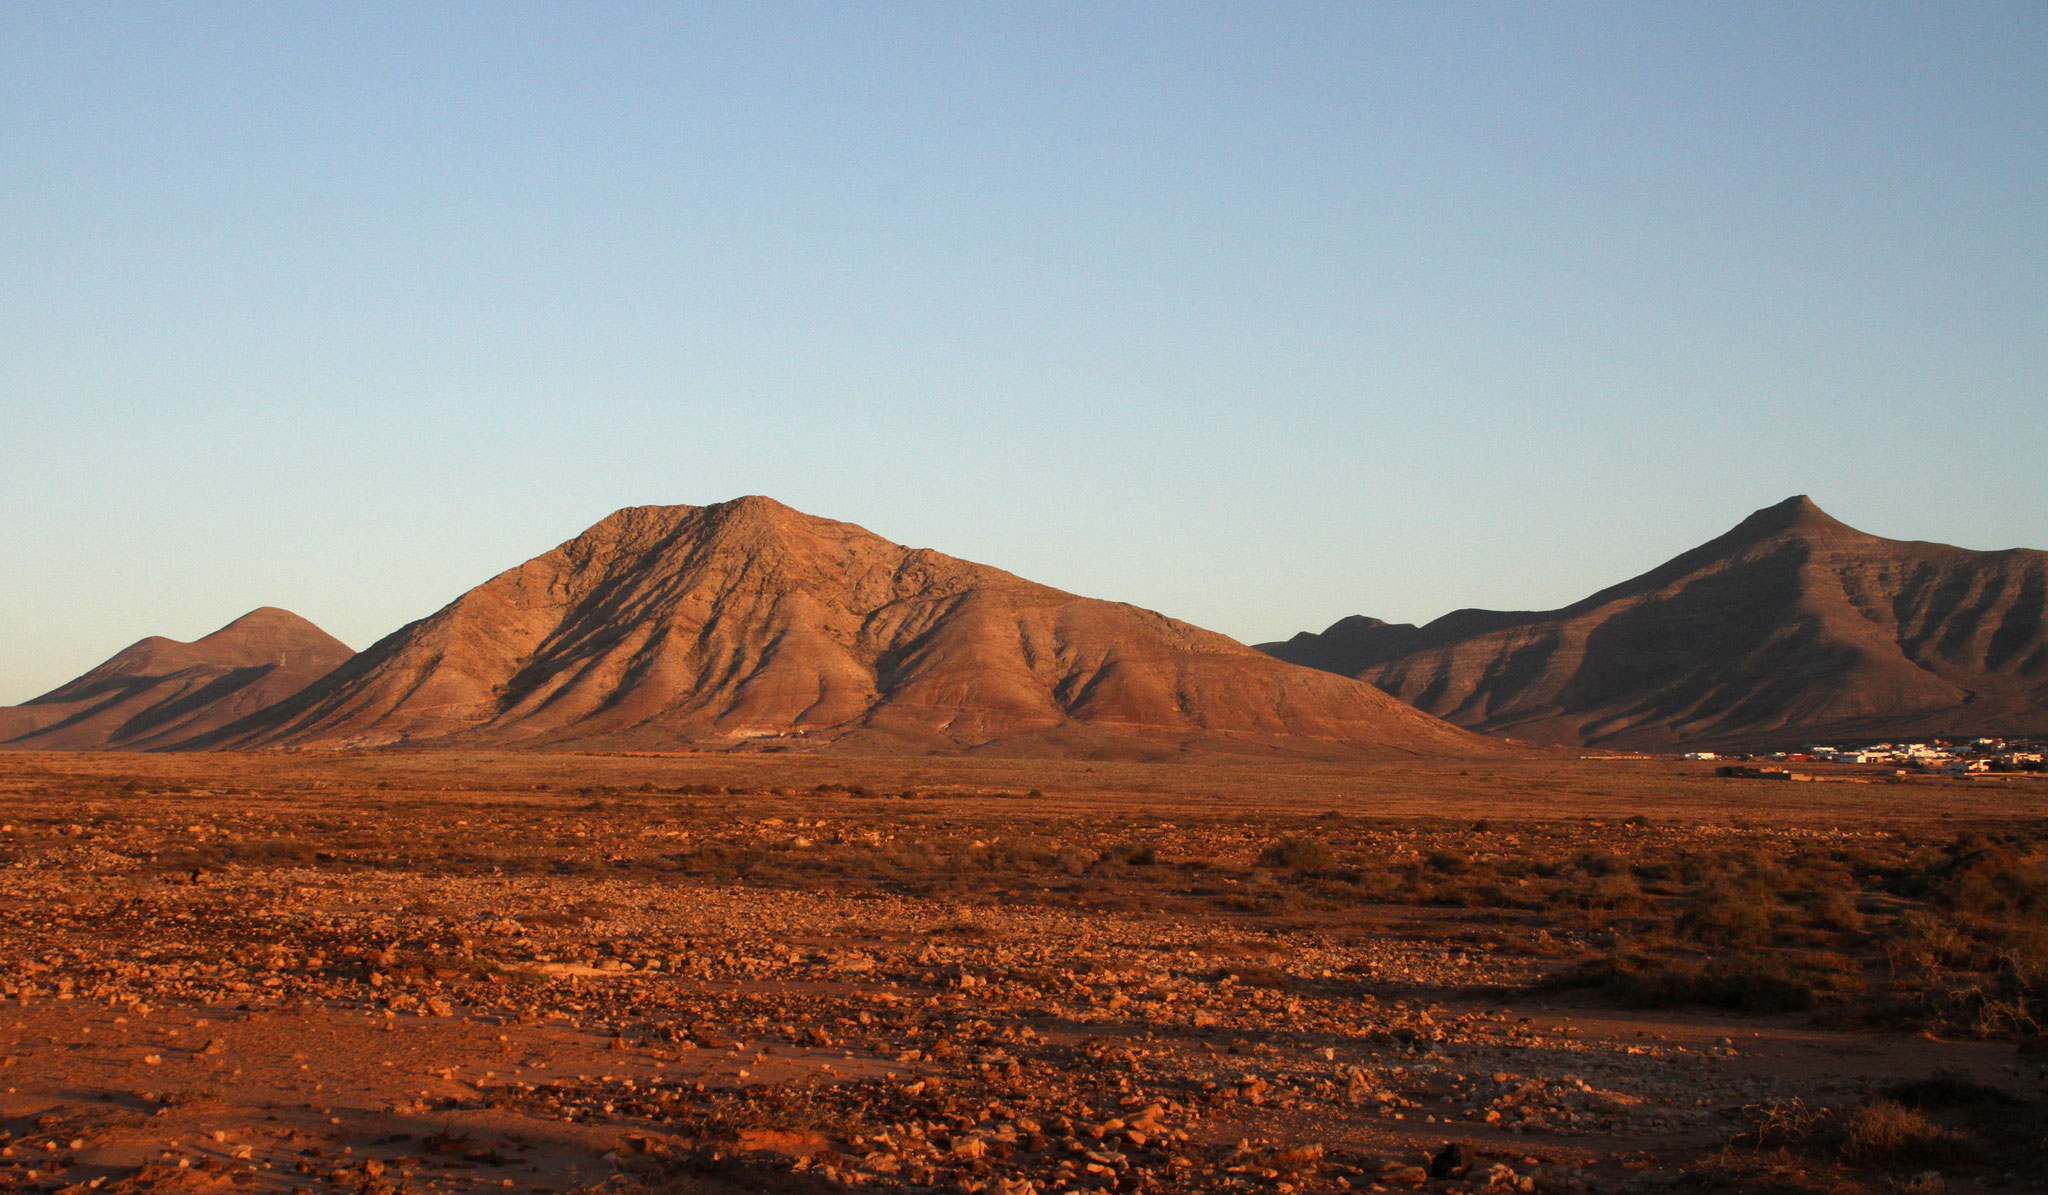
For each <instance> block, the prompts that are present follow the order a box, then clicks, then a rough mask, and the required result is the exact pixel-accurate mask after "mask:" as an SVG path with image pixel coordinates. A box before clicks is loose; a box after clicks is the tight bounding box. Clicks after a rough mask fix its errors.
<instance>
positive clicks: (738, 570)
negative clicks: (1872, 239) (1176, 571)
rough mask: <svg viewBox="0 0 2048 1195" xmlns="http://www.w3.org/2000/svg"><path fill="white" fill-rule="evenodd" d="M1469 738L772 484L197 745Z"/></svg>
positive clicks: (423, 627) (666, 524) (628, 534)
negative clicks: (904, 537)
mask: <svg viewBox="0 0 2048 1195" xmlns="http://www.w3.org/2000/svg"><path fill="white" fill-rule="evenodd" d="M393 744H413V745H431V746H435V747H549V748H566V747H597V746H602V747H607V748H613V749H661V748H674V747H682V746H692V747H699V748H704V747H711V748H732V749H759V748H765V747H778V748H781V749H817V748H824V747H832V748H838V749H850V750H860V751H875V752H889V751H912V752H925V751H948V752H950V751H963V750H987V751H995V752H1001V753H1006V754H1060V755H1079V756H1103V757H1121V758H1143V757H1159V756H1164V755H1172V754H1178V753H1181V752H1184V751H1195V752H1199V751H1211V750H1225V751H1240V752H1241V751H1273V750H1276V749H1277V750H1280V751H1283V752H1287V753H1292V754H1311V755H1336V756H1359V755H1374V754H1379V755H1419V754H1458V753H1472V752H1485V751H1489V750H1496V751H1497V750H1499V749H1500V748H1499V747H1498V745H1495V744H1489V743H1488V742H1487V741H1486V740H1484V739H1480V738H1478V737H1477V736H1473V735H1470V734H1468V733H1466V732H1464V731H1461V730H1458V729H1456V728H1454V727H1452V726H1449V725H1446V724H1445V723H1443V722H1441V721H1438V720H1437V719H1435V718H1431V717H1429V716H1427V715H1425V714H1422V713H1419V712H1417V711H1416V710H1413V709H1411V708H1409V707H1408V706H1406V705H1403V704H1401V703H1400V702H1397V701H1395V700H1393V699H1392V698H1390V697H1388V696H1387V695H1386V694H1384V693H1382V692H1380V691H1379V690H1378V689H1376V688H1374V687H1372V686H1371V685H1368V684H1364V683H1361V682H1358V681H1354V680H1351V679H1348V678H1343V677H1336V676H1330V675H1327V674H1325V673H1320V672H1315V671H1311V670H1309V669H1303V668H1296V667H1294V666H1292V665H1289V664H1284V663H1282V662H1280V661H1277V660H1274V659H1272V658H1271V657H1268V656H1266V655H1263V654H1261V653H1259V652H1257V651H1254V650H1252V649H1251V648H1249V647H1246V646H1244V645H1243V644H1240V643H1237V642H1236V641H1234V640H1231V639H1227V638H1225V637H1224V636H1222V635H1218V634H1215V633H1212V632H1210V631H1205V630H1202V629H1200V628H1199V627H1194V626H1190V625H1188V624H1187V623H1184V622H1179V621H1176V620H1174V619H1171V618H1167V617H1164V616H1162V615H1159V614H1154V613H1152V612H1151V611H1149V610H1141V609H1139V608H1137V607H1135V606H1128V605H1124V604H1122V603H1117V602H1105V601H1094V600H1091V599H1088V598H1081V597H1076V596H1074V595H1072V594H1068V593H1062V592H1060V591H1059V590H1056V589H1051V588H1048V587H1046V586H1044V585H1038V584H1034V583H1032V582H1030V581H1026V580H1023V579H1021V578H1018V577H1015V576H1012V575H1011V574H1009V573H1005V572H1002V571H1000V570H998V569H994V568H989V567H986V566H983V565H979V564H972V563H969V562H967V561H964V560H956V559H954V558H953V557H950V556H944V555H941V554H939V553H937V552H933V551H928V550H925V549H913V548H906V547H903V546H901V545H898V544H894V543H890V542H889V541H887V540H885V539H882V538H881V537H879V536H876V535H874V534H873V533H871V532H868V531H866V530H863V529H862V528H860V527H856V526H854V525H852V524H850V523H840V522H834V521H832V520H829V519H821V518H814V517H811V516H809V515H804V514H800V513H798V512H797V511H794V510H791V509H790V508H788V507H786V506H783V505H781V504H780V503H777V502H774V501H772V500H770V499H767V498H759V497H750V498H740V499H735V500H733V501H730V502H725V503H721V504H718V505H715V506H702V507H696V506H638V507H629V508H627V509H624V510H621V511H618V512H617V513H615V514H613V515H611V516H610V517H609V518H606V519H604V520H603V521H602V522H600V523H598V524H596V525H595V526H593V527H591V528H590V529H589V530H588V531H586V532H584V533H583V534H582V535H579V536H577V537H576V538H575V539H573V540H570V541H569V542H567V543H565V544H562V545H561V546H560V547H557V548H555V549H554V550H553V551H550V552H547V553H545V554H543V555H541V556H537V557H535V558H534V559H532V560H529V561H527V562H526V563H525V564H522V565H520V566H519V567H517V568H514V569H511V570H509V571H507V572H504V573H501V574H499V575H498V576H496V577H494V578H492V579H491V580H489V581H487V582H485V583H484V584H482V585H479V586H477V587H476V588H475V589H472V590H470V591H469V592H468V593H466V594H464V595H462V596H461V597H460V598H457V599H456V600H455V601H454V602H452V603H450V604H449V605H448V606H447V607H445V608H443V609H442V610H441V611H440V612H438V613H436V614H434V615H433V616H431V617H429V618H425V619H422V620H420V621H418V622H415V623H412V624H411V625H409V626H406V627H404V628H401V629H400V630H399V631H397V632H395V633H393V634H392V635H390V636H388V637H387V638H385V639H384V640H383V641H381V642H379V643H377V644H376V645H374V646H372V647H371V648H369V649H368V650H367V651H365V652H363V653H362V654H361V655H359V656H357V657H356V658H355V659H354V660H352V661H350V662H349V663H348V664H347V665H346V666H344V667H342V668H340V669H338V670H336V671H335V672H334V673H333V674H332V675H331V676H329V677H327V678H326V679H325V680H323V681H321V682H320V683H319V684H316V685H313V686H312V687H310V688H308V689H307V690H306V691H304V692H303V693H300V694H299V695H297V696H296V697H293V698H292V699H290V700H288V701H285V702H282V703H280V704H278V705H277V706H274V707H272V708H270V709H268V710H265V711H263V712H262V713H260V714H258V715H256V716H255V717H253V718H250V719H247V720H245V721H244V722H242V723H239V724H237V725H235V726H231V727H227V728H225V729H224V730H222V731H220V732H218V733H216V734H213V735H210V736H205V737H202V738H201V739H199V740H197V741H195V742H194V743H192V744H190V745H192V746H195V747H210V746H232V747H276V746H323V747H352V746H384V745H393Z"/></svg>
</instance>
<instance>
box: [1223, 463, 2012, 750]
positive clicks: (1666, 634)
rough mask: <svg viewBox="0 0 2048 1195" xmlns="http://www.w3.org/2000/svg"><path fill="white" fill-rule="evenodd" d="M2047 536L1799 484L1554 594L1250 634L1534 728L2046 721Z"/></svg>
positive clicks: (1755, 735)
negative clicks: (1900, 534) (1527, 602)
mask: <svg viewBox="0 0 2048 1195" xmlns="http://www.w3.org/2000/svg"><path fill="white" fill-rule="evenodd" d="M2044 605H2048V553H2044V552H2039V551H2032V550H2027V549H2012V550H2009V551H2002V552H1975V551H1969V550H1966V549H1963V548H1955V547H1950V546H1947V545H1945V544H1932V543H1919V542H1904V541H1899V540H1889V539H1882V538H1879V537H1878V536H1874V535H1867V534H1865V533H1863V532H1861V531H1858V530H1856V529H1854V528H1852V527H1848V526H1846V525H1844V524H1842V523H1839V522H1837V521H1836V520H1834V519H1832V518H1830V517H1828V515H1826V514H1825V513H1823V512H1822V511H1821V509H1820V508H1819V507H1817V506H1815V505H1814V504H1813V503H1812V502H1811V501H1810V500H1808V499H1807V498H1805V497H1796V498H1790V499H1787V500H1786V501H1784V502H1781V503H1779V504H1777V505H1776V506H1771V507H1767V508H1765V509H1763V510H1760V511H1757V512H1756V513H1755V514H1753V515H1751V516H1750V517H1749V518H1747V519H1745V520H1743V522H1742V523H1741V524H1740V525H1738V526H1737V527H1735V528H1734V529H1733V530H1731V531H1729V532H1728V533H1727V534H1725V535H1722V536H1720V537H1719V538H1717V539H1714V540H1712V541H1710V542H1708V543H1706V544H1703V545H1701V546H1700V547H1698V548H1695V549H1693V550H1692V551H1690V552H1687V553H1685V554H1683V555H1681V556H1679V557H1677V558H1675V559H1673V560H1671V561H1669V562H1667V563H1665V564H1663V565H1661V566H1659V567H1657V568H1655V569H1652V570H1651V571H1649V572H1647V573H1644V574H1643V575H1641V576H1639V577H1636V578H1634V579H1632V580H1629V581H1625V582H1623V583H1621V584H1619V585H1616V586H1614V587H1612V588H1609V589H1605V590H1602V591H1600V592H1599V593H1596V594H1593V595H1592V596H1591V597H1588V598H1586V599H1584V600H1583V601H1580V602H1576V603H1574V604H1572V605H1570V606H1567V607H1565V608H1564V609H1562V610H1552V611H1544V612H1503V611H1492V610H1460V611H1457V612H1455V613H1452V614H1447V615H1445V616H1444V617H1442V618H1440V619H1437V620H1436V621H1434V622H1431V623H1429V624H1428V625H1426V626H1421V627H1416V626H1413V625H1407V624H1387V623H1382V622H1379V621H1377V620H1374V619H1367V618H1347V619H1344V620H1343V621H1341V622H1338V623H1337V624H1335V625H1334V626H1332V627H1330V629H1329V630H1327V631H1325V632H1323V633H1322V634H1320V635H1315V634H1307V633H1304V634H1301V635H1297V636H1295V637H1294V638H1293V639H1291V640H1288V641H1287V642H1285V643H1269V644H1264V645H1262V650H1265V651H1267V652H1269V653H1270V654H1272V655H1274V656H1277V657H1279V658H1281V659H1285V660H1289V661H1292V662H1295V663H1300V664H1305V665H1308V666H1310V667H1315V668H1321V669H1326V670H1328V671H1331V672H1336V673H1340V674H1343V675H1347V676H1357V677H1361V678H1363V679H1366V680H1369V681H1371V682H1373V683H1374V684H1375V685H1378V686H1379V687H1381V688H1383V689H1385V690H1386V691H1387V692H1389V693H1392V694H1394V695H1396V696H1398V697H1400V698H1402V699H1403V700H1406V701H1409V702H1412V703H1414V704H1415V705H1417V706H1418V707H1420V708H1422V709H1424V710H1428V711H1429V712H1431V713H1434V714H1437V715H1439V716H1441V717H1444V718H1446V719H1448V720H1450V721H1452V722H1455V723H1457V724H1459V725H1461V726H1467V727H1471V728H1473V729H1476V730H1481V731H1484V732H1487V733H1490V734H1501V735H1512V736H1515V737H1518V738H1525V739H1531V740H1535V741H1539V742H1551V743H1576V744H1588V745H1606V746H1629V747H1661V746H1673V745H1678V744H1696V745H1703V746H1706V745H1723V746H1736V745H1758V746H1762V745H1776V744H1787V745H1793V744H1797V743H1799V742H1801V741H1810V740H1814V739H1821V738H1830V737H1842V738H1849V737H1890V736H1901V735H1904V736H1926V735H1954V734H1972V735H1975V734H1993V733H1997V734H2014V733H2033V732H2044V731H2048V626H2044V617H2043V611H2044Z"/></svg>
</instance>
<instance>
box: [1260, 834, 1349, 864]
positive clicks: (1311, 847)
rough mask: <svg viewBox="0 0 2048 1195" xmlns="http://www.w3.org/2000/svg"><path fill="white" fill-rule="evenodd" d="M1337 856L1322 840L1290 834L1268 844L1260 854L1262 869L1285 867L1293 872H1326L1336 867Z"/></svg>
mask: <svg viewBox="0 0 2048 1195" xmlns="http://www.w3.org/2000/svg"><path fill="white" fill-rule="evenodd" d="M1336 862H1337V856H1336V854H1335V852H1333V851H1331V850H1330V845H1329V844H1328V843H1326V842H1324V841H1323V840H1322V839H1320V838H1308V837H1304V836H1302V835H1299V834H1289V835H1288V836H1287V837H1285V838H1281V839H1278V840H1276V841H1274V842H1269V843H1267V844H1266V849H1265V850H1262V851H1260V852H1259V866H1260V867H1284V868H1288V869H1289V870H1292V871H1325V870H1328V869H1329V868H1330V867H1332V866H1335V864H1336Z"/></svg>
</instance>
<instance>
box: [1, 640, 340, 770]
mask: <svg viewBox="0 0 2048 1195" xmlns="http://www.w3.org/2000/svg"><path fill="white" fill-rule="evenodd" d="M353 654H355V653H353V652H351V651H350V650H349V648H348V645H347V644H344V643H342V642H341V641H340V640H338V639H336V638H334V637H333V636H331V635H329V634H328V633H327V632H325V631H323V630H321V629H320V628H319V627H316V626H314V625H313V624H312V623H310V622H307V621H306V620H305V619H303V618H300V617H299V616H298V615H296V614H293V613H292V612H291V611H289V610H279V609H276V608H275V607H271V606H264V607H261V608H260V609H256V610H252V611H250V612H249V613H247V614H244V615H243V616H242V617H240V618H238V619H236V620H235V621H233V622H231V623H229V624H228V625H226V626H224V627H222V628H221V629H220V630H218V631H215V632H214V633H213V634H211V635H208V636H206V637H205V638H203V639H199V640H196V641H194V642H191V643H181V642H179V641H177V640H175V639H165V638H162V637H160V636H154V635H152V636H151V637H149V638H147V639H144V640H142V641H141V642H139V643H136V644H135V645H133V646H132V647H129V648H128V649H127V650H125V651H122V652H120V653H119V654H117V655H115V656H114V657H113V658H112V659H109V660H108V661H107V662H105V663H104V664H101V665H100V666H98V667H97V668H94V669H93V670H92V671H90V672H87V673H86V674H84V675H83V676H80V677H79V678H78V679H76V680H73V681H70V682H68V683H66V684H63V685H61V686H59V687H57V688H55V689H52V690H51V691H49V692H48V693H45V694H43V695H42V696H41V697H37V698H35V699H34V700H32V701H28V702H25V703H23V704H21V705H16V706H0V747H12V748H17V749H24V750H40V751H126V750H146V749H149V748H153V747H162V746H167V745H169V744H172V743H176V742H179V741H182V740H184V739H189V738H191V737H193V736H194V735H198V734H202V733H205V732H207V731H210V730H214V729H217V728H219V727H221V726H225V725H227V724H228V723H230V722H234V721H236V720H238V719H241V718H245V717H247V716H249V715H250V714H253V713H256V712H257V711H259V710H262V709H264V708H266V707H268V706H270V705H273V704H275V703H276V702H278V701H281V700H283V699H284V698H286V697H289V696H291V695H292V694H294V693H296V692H298V691H299V690H300V689H303V688H305V687H306V686H307V685H308V684H310V683H312V682H313V681H315V680H318V679H319V678H320V677H322V676H325V675H326V674H327V673H329V672H331V671H333V670H334V669H335V668H336V667H338V666H340V665H341V664H342V662H344V661H345V660H347V659H348V658H349V657H350V656H351V655H353Z"/></svg>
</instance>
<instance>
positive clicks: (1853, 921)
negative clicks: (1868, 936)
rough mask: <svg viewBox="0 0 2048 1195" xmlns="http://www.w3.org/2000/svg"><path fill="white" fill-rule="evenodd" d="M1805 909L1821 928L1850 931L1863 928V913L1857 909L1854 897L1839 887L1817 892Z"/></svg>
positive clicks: (1842, 931)
mask: <svg viewBox="0 0 2048 1195" xmlns="http://www.w3.org/2000/svg"><path fill="white" fill-rule="evenodd" d="M1806 911H1807V915H1808V916H1809V917H1811V918H1813V923H1814V924H1815V925H1818V926H1820V927H1821V928H1822V929H1831V930H1834V931H1836V932H1837V933H1850V932H1853V931H1855V930H1859V929H1862V928H1863V914H1862V912H1861V911H1860V910H1858V909H1857V907H1856V900H1855V898H1854V897H1852V896H1850V895H1849V894H1848V893H1846V892H1843V891H1842V890H1840V889H1839V888H1829V889H1826V890H1824V891H1822V892H1820V893H1817V894H1816V895H1815V896H1814V898H1813V903H1812V904H1811V905H1809V906H1808V907H1807V910H1806Z"/></svg>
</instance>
